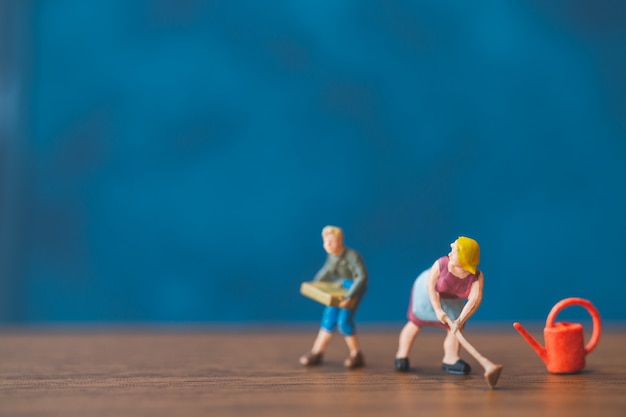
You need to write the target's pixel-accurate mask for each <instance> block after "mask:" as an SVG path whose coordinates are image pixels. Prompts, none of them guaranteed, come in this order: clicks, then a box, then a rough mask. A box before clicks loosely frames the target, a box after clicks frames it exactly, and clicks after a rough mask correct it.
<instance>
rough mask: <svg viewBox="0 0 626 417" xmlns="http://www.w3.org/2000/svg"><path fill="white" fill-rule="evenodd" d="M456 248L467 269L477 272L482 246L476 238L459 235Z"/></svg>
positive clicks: (461, 262) (473, 272)
mask: <svg viewBox="0 0 626 417" xmlns="http://www.w3.org/2000/svg"><path fill="white" fill-rule="evenodd" d="M456 249H457V252H458V254H459V263H460V264H461V266H462V267H463V269H465V270H466V271H469V272H471V273H472V274H475V273H476V267H477V266H478V264H479V263H480V246H478V242H476V241H475V240H474V239H471V238H469V237H465V236H459V238H458V239H457V240H456Z"/></svg>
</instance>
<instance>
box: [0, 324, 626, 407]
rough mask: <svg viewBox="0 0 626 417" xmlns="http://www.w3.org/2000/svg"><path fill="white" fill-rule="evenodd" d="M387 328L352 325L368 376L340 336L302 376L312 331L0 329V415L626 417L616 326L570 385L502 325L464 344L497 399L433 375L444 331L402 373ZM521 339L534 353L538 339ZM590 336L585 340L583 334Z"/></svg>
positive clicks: (470, 335)
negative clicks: (488, 376) (489, 365)
mask: <svg viewBox="0 0 626 417" xmlns="http://www.w3.org/2000/svg"><path fill="white" fill-rule="evenodd" d="M400 327H401V326H400V325H398V326H392V325H390V326H386V327H382V328H380V327H379V328H373V327H371V328H370V327H368V328H361V331H360V337H361V344H362V346H363V351H364V354H365V359H366V362H367V366H366V367H365V368H362V369H358V370H352V371H347V370H345V369H344V368H343V367H342V361H343V359H344V358H345V357H346V356H347V349H346V347H345V344H344V342H343V340H342V338H341V337H339V335H336V336H335V338H333V340H332V341H331V345H330V347H329V349H328V352H327V354H326V357H325V359H326V360H325V363H324V364H323V365H322V366H319V367H313V368H303V367H302V366H300V365H299V363H298V357H299V356H300V355H301V354H302V353H304V352H305V351H307V350H308V349H309V348H310V345H311V343H312V341H313V339H314V337H315V334H316V331H317V328H316V326H315V325H309V324H307V325H302V326H301V327H299V328H297V329H293V328H292V329H290V328H262V327H255V328H251V329H244V328H236V329H229V328H224V327H222V328H209V327H207V328H172V327H170V328H163V329H157V328H143V329H141V328H138V329H131V328H123V329H111V328H109V329H102V328H100V329H98V328H96V329H86V328H83V329H69V328H65V329H56V330H54V329H4V330H0V415H1V416H48V415H50V416H81V417H83V416H143V415H145V416H152V417H154V416H174V415H176V416H186V417H191V416H196V415H203V416H209V415H210V416H244V415H251V416H283V415H288V416H296V417H305V416H326V415H330V416H359V417H366V416H416V415H423V416H442V415H443V416H448V415H450V416H455V415H461V413H464V414H465V415H466V416H481V417H484V416H518V415H519V416H525V417H527V416H530V417H539V416H557V415H558V416H568V417H576V416H581V417H582V416H584V417H588V416H621V417H622V416H625V415H626V361H625V355H624V352H625V348H624V346H626V329H624V328H620V327H617V328H614V329H612V330H611V329H608V330H607V329H605V330H604V332H603V334H602V337H601V339H600V343H599V344H598V347H597V348H596V350H595V351H594V352H592V353H591V354H590V355H589V356H588V357H587V367H586V369H585V371H583V372H582V373H579V374H576V375H551V374H548V373H547V371H546V369H545V367H544V365H543V363H542V362H541V361H540V359H539V358H538V356H537V355H536V354H535V353H534V351H532V350H531V348H530V347H529V346H528V345H527V344H526V343H525V342H524V341H523V340H522V338H521V336H519V334H518V333H517V332H516V331H515V330H514V329H513V328H512V327H511V328H509V327H498V328H492V329H490V328H483V327H481V328H475V329H473V328H471V327H468V328H467V329H466V331H465V334H466V337H467V339H468V340H469V341H470V342H471V343H472V344H473V345H474V346H475V347H476V348H477V349H478V350H479V351H480V352H481V353H482V354H483V355H484V356H486V357H487V358H489V359H490V360H492V361H493V362H496V363H500V364H502V365H504V369H503V371H502V374H501V376H500V379H499V381H498V384H497V386H496V388H495V389H493V390H491V389H489V387H488V386H487V384H486V383H485V380H484V379H483V376H482V375H483V370H482V369H481V367H480V365H479V364H478V363H477V362H476V361H475V360H474V359H473V358H471V357H469V355H467V353H464V354H463V356H464V358H466V360H467V361H468V362H469V363H470V364H471V365H472V368H473V372H472V374H470V375H467V376H454V375H448V374H446V373H444V372H443V371H442V370H441V369H440V365H441V354H442V351H441V342H442V340H443V331H441V330H438V329H427V330H425V331H424V332H422V333H421V334H420V335H419V336H418V339H417V340H416V343H415V346H414V348H413V353H412V356H411V365H412V369H411V372H409V373H397V372H395V371H394V368H393V358H394V353H395V349H396V347H397V336H398V332H399V330H400ZM532 333H533V334H534V335H535V336H536V337H538V338H539V340H540V341H541V342H543V336H542V335H541V329H539V328H533V329H532ZM587 337H588V336H587Z"/></svg>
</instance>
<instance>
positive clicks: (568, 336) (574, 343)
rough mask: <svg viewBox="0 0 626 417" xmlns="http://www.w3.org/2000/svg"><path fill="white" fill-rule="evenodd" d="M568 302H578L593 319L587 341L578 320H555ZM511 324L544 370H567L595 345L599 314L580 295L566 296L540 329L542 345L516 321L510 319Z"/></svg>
mask: <svg viewBox="0 0 626 417" xmlns="http://www.w3.org/2000/svg"><path fill="white" fill-rule="evenodd" d="M571 305H581V306H583V307H584V308H586V309H587V311H588V312H589V314H590V315H591V318H592V319H593V333H592V335H591V339H590V340H589V343H587V345H585V339H584V335H583V326H582V325H581V324H579V323H565V322H558V323H555V322H554V319H555V318H556V315H557V314H559V311H561V310H562V309H564V308H565V307H568V306H571ZM513 327H515V328H516V329H517V331H518V332H520V334H521V335H522V336H523V337H524V339H526V342H528V344H529V345H530V347H532V348H533V349H535V352H537V354H538V355H539V357H540V358H541V359H542V360H543V361H544V363H545V364H546V367H547V368H548V372H551V373H553V374H571V373H575V372H578V371H580V370H582V369H583V368H584V367H585V356H587V354H588V353H591V351H592V350H593V349H594V348H595V347H596V345H597V344H598V340H600V332H601V330H602V323H601V322H600V314H599V313H598V310H596V308H595V307H594V305H593V304H591V302H590V301H587V300H584V299H582V298H566V299H564V300H561V301H559V302H558V303H556V304H555V305H554V307H552V310H551V311H550V314H548V319H547V320H546V327H545V328H544V329H543V337H544V339H545V341H546V347H545V348H544V347H543V346H541V345H540V344H539V342H537V340H535V338H533V337H532V336H531V335H530V334H529V333H528V332H527V331H526V329H524V328H523V327H522V325H521V324H519V323H513Z"/></svg>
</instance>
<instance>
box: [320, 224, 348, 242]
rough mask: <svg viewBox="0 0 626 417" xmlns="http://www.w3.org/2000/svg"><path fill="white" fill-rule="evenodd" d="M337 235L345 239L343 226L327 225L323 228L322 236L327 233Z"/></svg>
mask: <svg viewBox="0 0 626 417" xmlns="http://www.w3.org/2000/svg"><path fill="white" fill-rule="evenodd" d="M328 234H331V235H337V236H338V237H340V238H342V239H343V230H342V229H341V227H337V226H326V227H324V228H323V229H322V236H325V235H328Z"/></svg>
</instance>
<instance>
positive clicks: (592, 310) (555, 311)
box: [546, 297, 602, 353]
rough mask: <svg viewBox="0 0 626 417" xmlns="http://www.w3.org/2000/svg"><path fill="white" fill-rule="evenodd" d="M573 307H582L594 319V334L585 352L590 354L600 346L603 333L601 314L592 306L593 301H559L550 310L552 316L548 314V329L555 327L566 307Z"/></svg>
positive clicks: (573, 299) (574, 299) (573, 298)
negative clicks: (601, 333) (555, 322)
mask: <svg viewBox="0 0 626 417" xmlns="http://www.w3.org/2000/svg"><path fill="white" fill-rule="evenodd" d="M571 305H580V306H583V307H584V308H585V309H587V312H588V313H589V314H590V315H591V318H592V319H593V333H592V334H591V339H589V343H587V346H585V351H586V352H587V353H590V352H591V351H592V350H593V349H594V348H595V347H596V345H597V344H598V341H599V340H600V332H601V331H602V322H601V321H600V313H598V310H597V309H596V307H595V306H594V305H593V304H591V301H589V300H585V299H583V298H577V297H572V298H566V299H564V300H561V301H559V302H558V303H556V304H555V305H554V307H552V310H550V314H548V319H547V320H546V327H553V326H554V319H556V316H557V314H559V312H560V311H561V310H563V309H564V308H565V307H569V306H571Z"/></svg>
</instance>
